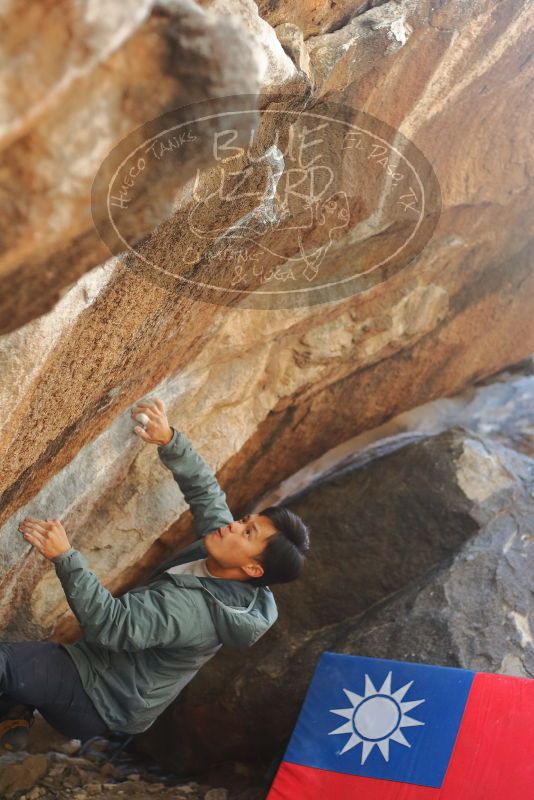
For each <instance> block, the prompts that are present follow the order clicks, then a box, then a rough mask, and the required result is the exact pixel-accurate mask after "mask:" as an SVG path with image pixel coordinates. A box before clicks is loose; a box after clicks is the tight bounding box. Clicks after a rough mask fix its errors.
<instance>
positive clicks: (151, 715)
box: [53, 431, 278, 733]
mask: <svg viewBox="0 0 534 800" xmlns="http://www.w3.org/2000/svg"><path fill="white" fill-rule="evenodd" d="M158 454H159V456H160V459H161V461H162V462H163V463H164V464H165V466H166V467H168V468H169V469H170V470H171V471H172V474H173V476H174V479H175V481H176V482H177V484H178V486H179V487H180V489H181V491H182V493H183V495H184V498H185V500H186V502H187V503H188V504H189V506H190V507H191V511H192V513H193V517H194V520H195V528H196V532H197V537H198V539H197V541H195V542H193V543H192V544H190V545H189V546H188V547H186V548H184V549H182V550H181V551H179V552H177V553H176V554H175V555H174V556H172V558H169V559H168V560H167V561H166V562H165V563H163V564H161V565H160V566H159V567H158V568H157V569H156V570H155V571H154V572H153V573H152V575H151V576H150V578H149V579H148V583H147V585H146V586H141V587H138V588H135V589H132V590H131V591H129V592H126V593H125V594H123V595H121V596H119V597H114V596H113V595H112V594H111V593H110V592H109V591H108V590H107V589H106V588H105V587H104V586H102V584H101V583H100V581H99V580H98V578H97V576H96V575H95V574H94V573H93V572H91V570H90V569H89V568H88V566H87V562H86V560H85V558H84V557H83V556H82V554H81V553H80V552H79V551H78V550H76V549H75V548H73V547H72V548H71V549H70V550H68V551H67V552H66V553H63V554H62V555H60V556H58V557H56V558H54V559H53V562H54V565H55V569H56V574H57V576H58V578H59V580H60V581H61V585H62V586H63V589H64V591H65V595H66V597H67V600H68V603H69V606H70V607H71V609H72V611H73V613H74V614H75V616H76V618H77V619H78V621H79V623H80V625H81V627H82V629H83V633H84V635H83V637H82V638H81V639H79V640H78V641H77V642H75V643H73V644H63V645H62V647H64V648H65V649H66V650H67V652H68V653H69V655H70V656H71V658H72V659H73V661H74V663H75V665H76V667H77V669H78V672H79V674H80V677H81V680H82V684H83V686H84V689H85V691H86V692H87V693H88V694H89V696H90V697H91V699H92V701H93V703H94V705H95V706H96V708H97V710H98V712H99V714H100V715H101V716H102V718H103V719H104V721H105V722H106V723H107V725H108V726H109V727H110V729H111V730H119V731H123V732H125V733H141V732H142V731H145V730H147V728H149V727H150V726H151V725H152V723H153V722H154V721H155V720H156V718H157V717H158V716H159V715H160V714H161V713H162V711H163V710H164V709H165V708H166V707H167V706H168V705H169V704H170V703H171V702H172V701H173V700H174V699H175V698H176V697H177V695H178V694H179V693H180V692H181V691H182V689H183V688H184V686H186V685H187V684H188V683H189V681H190V680H191V679H192V678H193V677H194V676H195V675H196V673H197V672H198V670H199V669H200V668H201V667H202V665H203V664H205V663H206V661H209V660H210V658H212V657H213V656H214V655H215V653H217V651H218V650H219V649H220V648H221V647H222V646H223V645H225V646H227V647H232V648H245V647H250V646H251V645H253V644H254V642H256V641H257V640H258V639H259V638H260V636H263V634H264V633H265V632H266V631H267V630H269V628H270V627H271V625H272V624H273V623H274V622H275V621H276V619H277V617H278V611H277V608H276V603H275V600H274V596H273V593H272V591H271V590H270V589H269V587H267V586H256V587H254V586H251V585H250V584H248V583H247V582H246V581H236V580H226V579H221V578H202V577H197V576H195V575H169V574H164V570H166V569H168V568H169V567H171V566H174V565H177V564H185V563H187V562H189V561H195V560H196V559H198V558H205V557H206V555H207V551H206V548H205V546H204V542H203V536H205V534H206V533H208V532H209V531H212V530H215V529H216V528H218V527H219V526H222V525H227V524H228V523H229V522H231V521H232V520H233V517H232V514H231V513H230V510H229V508H228V506H227V505H226V495H225V493H224V492H223V490H222V489H221V487H220V486H219V484H218V482H217V480H216V478H215V476H214V474H213V472H212V471H211V469H210V468H209V466H208V464H207V463H206V462H205V461H204V460H203V459H202V458H201V456H200V455H199V454H198V453H196V452H195V450H194V449H193V447H192V446H191V443H190V442H189V440H188V439H187V438H186V436H184V434H182V433H178V432H177V431H174V435H173V437H172V439H171V441H170V442H169V444H167V445H165V446H161V447H158Z"/></svg>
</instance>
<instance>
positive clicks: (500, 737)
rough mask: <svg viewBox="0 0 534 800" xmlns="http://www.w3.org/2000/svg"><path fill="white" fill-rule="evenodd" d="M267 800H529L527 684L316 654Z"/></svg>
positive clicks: (533, 736)
mask: <svg viewBox="0 0 534 800" xmlns="http://www.w3.org/2000/svg"><path fill="white" fill-rule="evenodd" d="M267 800H534V680H529V679H527V678H512V677H508V676H506V675H493V674H489V673H486V672H472V671H471V670H467V669H456V668H454V667H439V666H431V665H427V664H416V663H410V662H406V661H388V660H386V659H382V658H364V657H361V656H350V655H342V654H339V653H330V652H324V653H322V655H321V657H320V659H319V662H318V664H317V667H316V669H315V672H314V675H313V678H312V681H311V683H310V686H309V687H308V692H307V694H306V697H305V699H304V703H303V705H302V708H301V710H300V714H299V717H298V720H297V723H296V726H295V729H294V731H293V734H292V736H291V739H290V741H289V744H288V746H287V748H286V751H285V753H284V756H283V759H282V761H281V763H280V765H279V767H278V770H277V773H276V776H275V779H274V781H273V784H272V786H271V789H270V791H269V793H268V795H267Z"/></svg>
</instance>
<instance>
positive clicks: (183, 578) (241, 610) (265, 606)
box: [159, 540, 278, 648]
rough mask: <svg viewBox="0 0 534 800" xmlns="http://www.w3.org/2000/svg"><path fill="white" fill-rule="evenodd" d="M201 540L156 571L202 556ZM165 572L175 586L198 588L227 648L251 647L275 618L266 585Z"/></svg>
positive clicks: (270, 595)
mask: <svg viewBox="0 0 534 800" xmlns="http://www.w3.org/2000/svg"><path fill="white" fill-rule="evenodd" d="M206 556H207V550H206V548H205V547H204V544H203V542H202V540H198V541H196V542H193V543H192V544H191V545H189V547H186V548H185V549H184V550H182V551H181V552H180V554H179V556H175V557H174V558H173V559H172V562H173V563H172V564H170V563H169V562H166V563H165V564H163V565H162V567H160V570H159V574H160V575H161V572H164V571H165V570H166V569H168V568H169V567H170V566H177V565H179V564H185V563H187V562H189V561H195V560H196V559H198V558H205V557H206ZM167 574H168V577H169V578H171V579H172V580H173V581H174V583H175V584H176V585H177V586H186V587H188V588H190V589H197V590H198V591H201V592H202V593H203V595H204V599H205V601H206V603H207V606H208V608H209V611H210V614H211V617H212V620H213V624H214V626H215V629H216V630H217V634H218V636H219V638H220V640H221V642H222V643H223V645H225V646H226V647H234V648H242V647H250V646H251V645H253V644H254V642H256V641H257V640H258V639H259V638H260V636H263V634H264V633H266V632H267V631H268V630H269V628H270V627H271V626H272V625H273V624H274V623H275V622H276V620H277V619H278V609H277V607H276V601H275V599H274V595H273V593H272V591H271V590H270V589H269V587H268V586H252V585H250V584H248V583H247V582H246V581H234V580H226V579H225V578H203V577H198V576H196V575H187V574H184V575H180V574H178V575H172V574H169V573H167Z"/></svg>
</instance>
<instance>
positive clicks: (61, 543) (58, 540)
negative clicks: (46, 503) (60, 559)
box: [19, 517, 71, 559]
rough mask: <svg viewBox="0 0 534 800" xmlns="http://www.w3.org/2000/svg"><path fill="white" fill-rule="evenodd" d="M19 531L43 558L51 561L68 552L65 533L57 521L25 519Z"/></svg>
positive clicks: (68, 547)
mask: <svg viewBox="0 0 534 800" xmlns="http://www.w3.org/2000/svg"><path fill="white" fill-rule="evenodd" d="M19 531H20V532H21V533H22V534H23V536H24V538H25V539H26V541H28V542H29V543H30V544H31V545H33V546H34V547H35V548H36V550H38V551H39V552H40V553H41V555H43V556H44V557H45V558H48V559H52V558H55V557H56V556H59V555H61V554H62V553H65V552H66V551H67V550H70V547H71V544H70V542H69V540H68V537H67V534H66V531H65V529H64V527H63V525H62V524H61V522H60V521H59V520H58V519H48V520H43V519H36V518H35V517H25V518H24V519H23V520H22V522H21V523H20V524H19Z"/></svg>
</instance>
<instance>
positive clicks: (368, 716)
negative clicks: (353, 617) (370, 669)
mask: <svg viewBox="0 0 534 800" xmlns="http://www.w3.org/2000/svg"><path fill="white" fill-rule="evenodd" d="M412 683H413V681H410V682H409V683H406V684H405V685H404V686H402V687H401V688H400V689H397V691H396V692H394V693H392V692H391V672H390V673H388V676H387V678H386V680H385V681H384V683H383V684H382V686H381V687H380V689H379V690H378V691H377V690H376V689H375V687H374V686H373V682H372V680H371V678H370V677H369V675H366V676H365V695H364V696H363V697H362V696H360V695H359V694H356V693H355V692H351V691H350V690H349V689H343V691H344V692H345V694H346V695H347V697H348V698H349V700H350V702H351V703H352V706H351V708H331V709H330V712H331V713H332V714H339V716H340V717H345V718H346V719H347V720H348V722H346V723H345V724H344V725H342V726H341V727H340V728H337V729H336V730H335V731H329V734H328V735H329V736H331V735H332V734H336V733H350V734H351V736H350V739H349V740H348V741H347V743H346V744H345V746H344V747H343V749H342V750H340V752H339V753H338V755H342V754H343V753H346V752H347V750H350V749H351V748H353V747H356V745H358V744H360V743H362V760H361V763H362V764H365V762H366V760H367V756H368V755H369V753H370V752H371V751H372V749H373V747H375V746H376V747H378V748H379V750H380V752H381V753H382V755H383V757H384V758H385V760H386V761H389V743H390V742H398V743H399V744H403V745H404V746H405V747H411V745H410V743H409V742H408V741H407V740H406V739H405V737H404V735H403V733H402V731H401V728H407V727H409V726H412V725H424V724H425V723H424V722H420V720H418V719H412V718H411V717H408V716H407V712H408V711H411V710H412V708H415V707H416V706H419V705H421V703H424V702H425V701H424V700H412V701H411V702H407V703H403V702H401V701H402V698H403V697H404V695H405V694H406V692H407V691H408V689H409V688H410V686H411V685H412Z"/></svg>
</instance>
